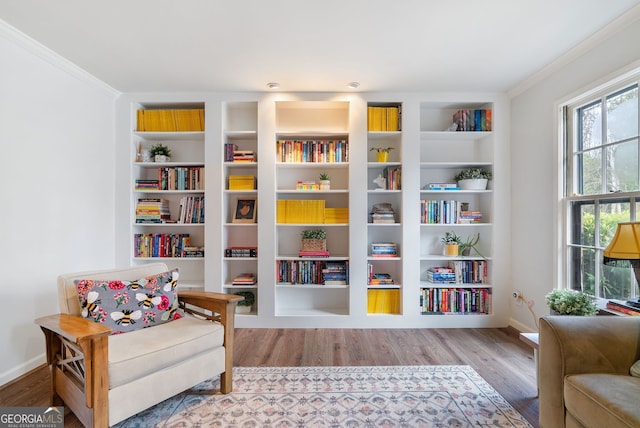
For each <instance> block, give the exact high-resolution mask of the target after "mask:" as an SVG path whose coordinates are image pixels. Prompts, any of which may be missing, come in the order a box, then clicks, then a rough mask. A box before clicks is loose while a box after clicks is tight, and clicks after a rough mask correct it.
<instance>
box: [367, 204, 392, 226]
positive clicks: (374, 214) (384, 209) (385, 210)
mask: <svg viewBox="0 0 640 428" xmlns="http://www.w3.org/2000/svg"><path fill="white" fill-rule="evenodd" d="M370 222H371V223H395V222H396V212H395V210H394V209H393V205H391V204H390V203H387V202H383V203H379V204H374V205H373V208H372V209H371V220H370Z"/></svg>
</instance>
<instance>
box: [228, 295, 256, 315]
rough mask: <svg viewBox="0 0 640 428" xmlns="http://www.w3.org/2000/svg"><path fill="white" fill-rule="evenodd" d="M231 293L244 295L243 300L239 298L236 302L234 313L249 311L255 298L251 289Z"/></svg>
mask: <svg viewBox="0 0 640 428" xmlns="http://www.w3.org/2000/svg"><path fill="white" fill-rule="evenodd" d="M233 294H236V295H238V296H242V297H244V300H241V301H239V302H238V303H237V306H236V313H239V314H246V313H249V312H251V309H252V308H253V303H254V302H255V300H256V296H255V295H254V294H253V293H252V292H251V291H238V292H236V293H233Z"/></svg>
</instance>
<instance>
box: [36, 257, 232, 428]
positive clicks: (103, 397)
mask: <svg viewBox="0 0 640 428" xmlns="http://www.w3.org/2000/svg"><path fill="white" fill-rule="evenodd" d="M166 271H167V266H166V265H165V264H164V263H153V264H147V265H143V266H136V267H132V268H127V269H119V270H103V271H96V272H80V273H74V274H67V275H61V276H60V277H58V291H59V300H60V309H61V311H62V313H60V314H56V315H50V316H46V317H42V318H38V319H36V320H35V322H36V324H38V325H39V326H40V328H41V329H42V331H43V332H44V335H45V339H46V357H47V363H48V364H49V367H50V369H51V404H52V405H57V406H60V405H67V406H68V407H69V408H70V409H71V410H72V411H73V413H74V414H75V415H76V416H77V417H78V419H79V420H80V421H81V422H82V423H83V424H84V425H85V426H87V427H106V426H111V425H115V424H116V423H118V422H120V421H122V420H124V419H126V418H128V417H130V416H133V415H134V414H136V413H138V412H140V411H142V410H144V409H146V408H148V407H151V406H153V405H155V404H157V403H159V402H161V401H163V400H166V399H167V398H169V397H172V396H173V395H175V394H177V393H180V392H182V391H184V390H187V389H189V388H190V387H192V386H194V385H196V384H198V383H200V382H202V381H204V380H206V379H210V378H212V377H215V376H218V375H220V386H221V388H220V390H221V392H222V393H228V392H230V391H231V389H232V386H233V383H232V364H233V331H234V314H235V306H236V303H237V302H238V301H240V300H242V297H240V296H236V295H230V294H221V293H213V292H204V291H179V292H178V301H179V305H180V308H181V309H182V310H183V311H184V313H185V316H184V317H182V318H180V319H176V320H173V321H170V322H165V323H163V324H160V325H157V326H153V327H150V328H141V329H138V330H135V331H131V332H127V333H125V334H114V335H112V334H111V332H112V330H111V328H109V327H107V326H105V325H101V324H100V323H97V322H94V321H92V320H89V319H86V318H84V317H83V316H82V315H81V313H82V311H83V310H86V309H87V308H86V307H81V306H80V301H79V299H78V296H77V287H76V284H75V280H80V279H89V280H96V281H98V280H101V281H105V280H114V279H118V280H122V281H133V283H134V284H135V283H136V282H135V281H136V280H138V279H140V278H144V277H149V276H152V275H156V274H160V273H162V272H166ZM94 303H95V302H94ZM140 304H142V303H140ZM96 306H97V303H96ZM85 314H86V312H85ZM136 319H138V318H136ZM138 322H142V321H140V319H138ZM132 323H133V322H132Z"/></svg>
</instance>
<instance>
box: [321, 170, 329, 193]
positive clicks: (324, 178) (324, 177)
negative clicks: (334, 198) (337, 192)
mask: <svg viewBox="0 0 640 428" xmlns="http://www.w3.org/2000/svg"><path fill="white" fill-rule="evenodd" d="M320 190H331V179H330V178H329V174H327V173H326V172H322V173H320Z"/></svg>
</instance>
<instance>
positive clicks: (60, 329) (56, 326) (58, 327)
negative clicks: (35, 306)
mask: <svg viewBox="0 0 640 428" xmlns="http://www.w3.org/2000/svg"><path fill="white" fill-rule="evenodd" d="M34 322H35V323H36V324H37V325H39V326H40V328H41V329H42V330H49V331H51V332H53V333H55V334H59V335H60V336H62V337H64V338H65V339H67V340H69V341H70V342H73V343H79V342H80V341H82V340H84V339H92V338H94V337H98V336H106V335H109V334H110V333H111V329H110V328H109V327H106V326H104V325H102V324H98V323H96V322H94V321H91V320H88V319H85V318H82V317H78V316H74V315H68V314H55V315H48V316H45V317H41V318H37V319H36V320H34Z"/></svg>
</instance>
